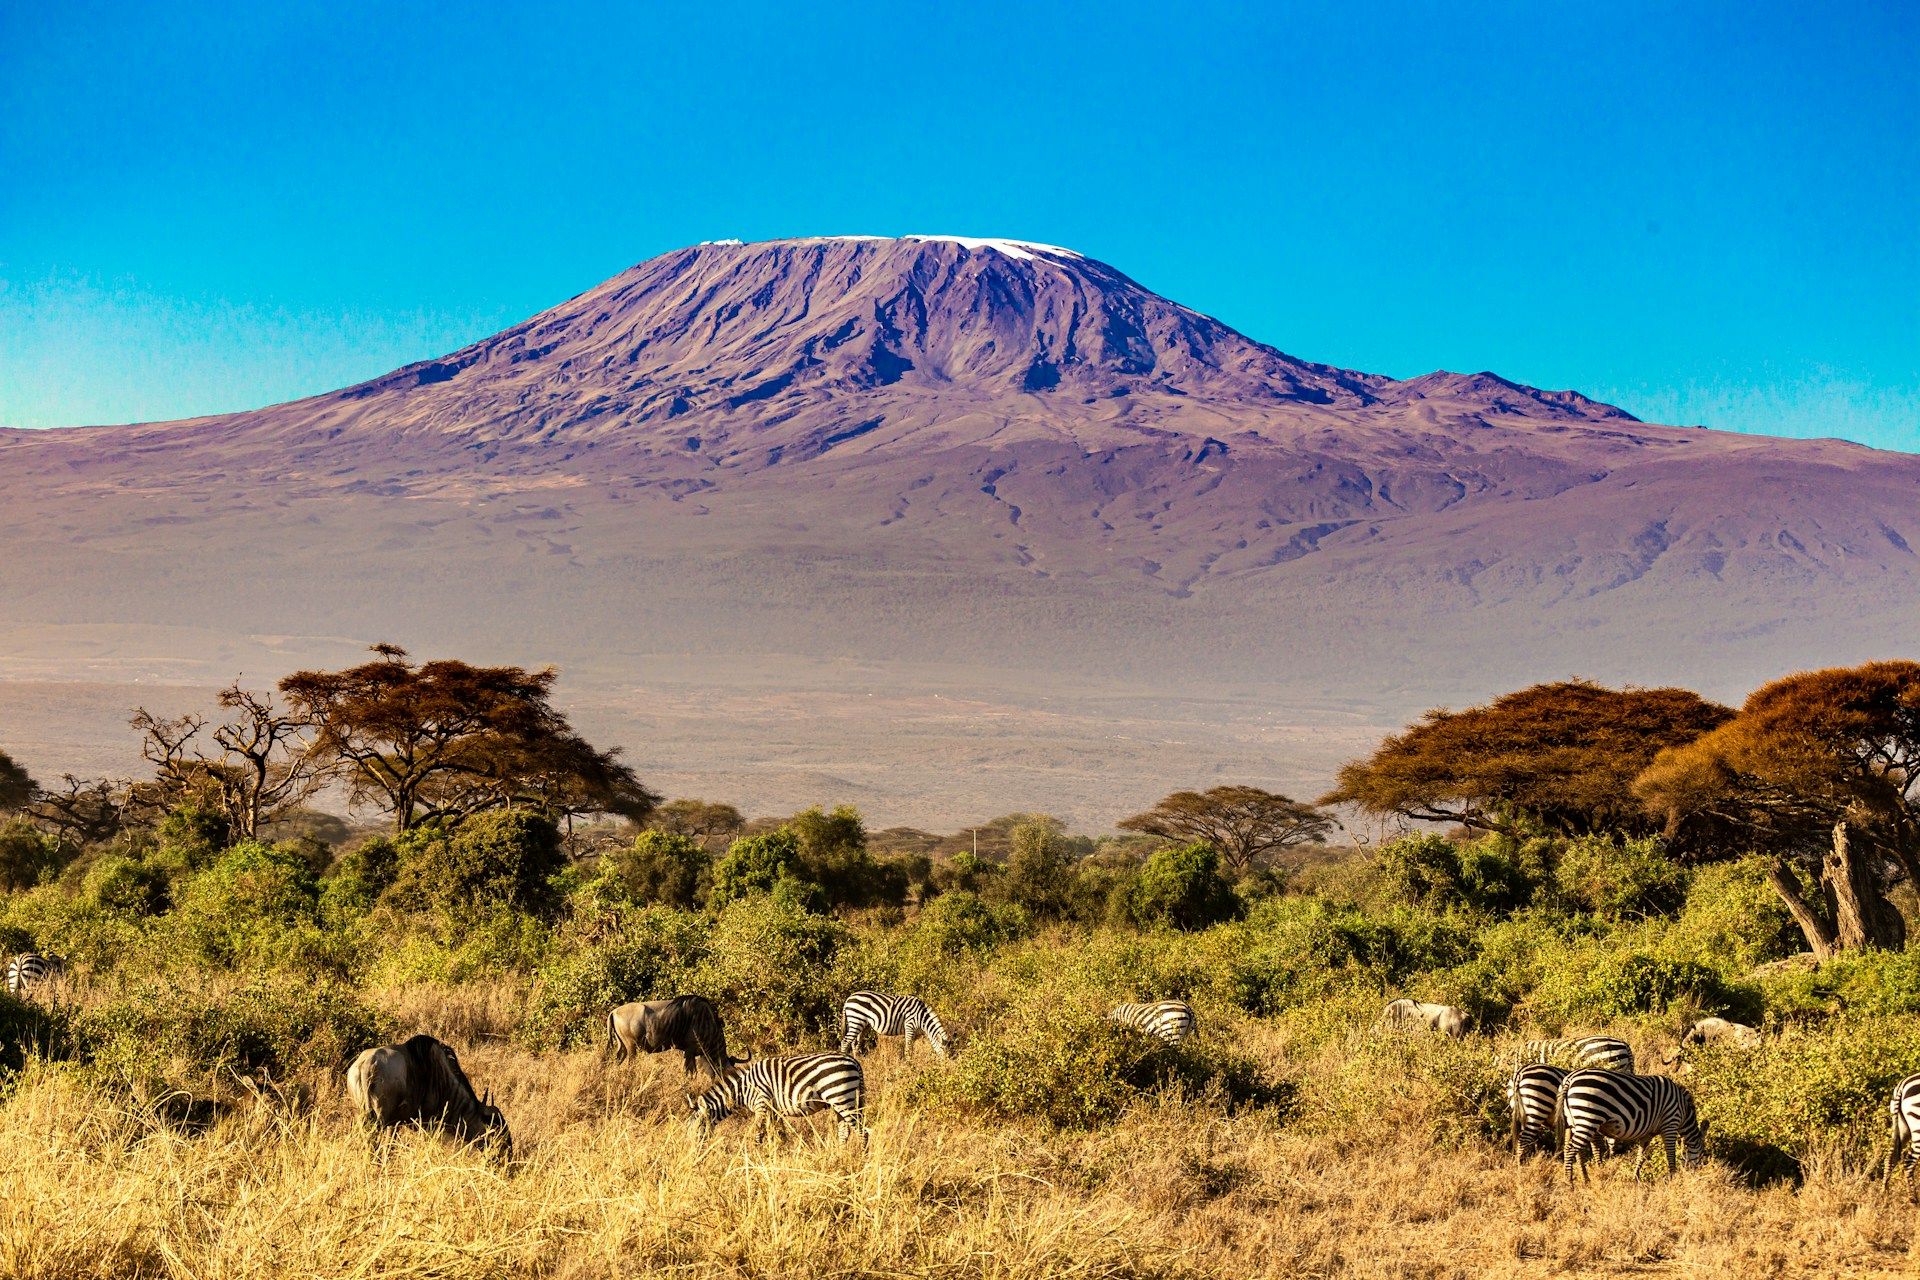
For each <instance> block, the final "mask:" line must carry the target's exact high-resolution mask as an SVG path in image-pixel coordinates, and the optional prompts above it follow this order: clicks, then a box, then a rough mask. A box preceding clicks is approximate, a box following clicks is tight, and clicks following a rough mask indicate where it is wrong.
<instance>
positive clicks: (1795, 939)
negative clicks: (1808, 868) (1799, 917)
mask: <svg viewBox="0 0 1920 1280" xmlns="http://www.w3.org/2000/svg"><path fill="white" fill-rule="evenodd" d="M1806 945H1807V944H1806V939H1805V938H1804V937H1803V936H1802V934H1801V932H1800V928H1799V926H1798V925H1796V924H1794V922H1793V916H1792V915H1790V914H1789V913H1788V911H1787V908H1786V904H1785V903H1783V902H1781V901H1780V895H1779V894H1778V893H1776V892H1775V891H1774V888H1773V886H1772V885H1770V884H1768V883H1767V874H1766V860H1765V859H1763V858H1748V859H1745V860H1743V861H1740V862H1722V863H1713V864H1710V865H1708V866H1704V867H1701V868H1699V869H1698V870H1696V871H1695V872H1694V873H1693V878H1692V883H1691V884H1690V885H1689V887H1688V889H1687V900H1686V905H1685V906H1684V907H1682V908H1681V911H1680V915H1679V917H1678V919H1676V920H1675V921H1674V922H1673V927H1672V928H1671V929H1670V930H1669V931H1668V933H1667V935H1666V940H1665V943H1664V949H1665V950H1666V951H1667V952H1668V953H1669V954H1672V955H1676V956H1679V957H1681V958H1683V959H1688V960H1697V961H1699V962H1700V963H1701V964H1709V965H1718V966H1721V967H1722V968H1723V969H1725V970H1727V971H1728V972H1729V973H1730V974H1734V975H1742V976H1744V975H1745V974H1747V973H1750V972H1751V971H1752V970H1753V969H1754V967H1755V966H1757V965H1761V964H1765V963H1767V962H1769V961H1773V960H1782V959H1785V958H1786V957H1788V956H1791V955H1794V954H1796V953H1798V952H1801V951H1804V950H1805V949H1806Z"/></svg>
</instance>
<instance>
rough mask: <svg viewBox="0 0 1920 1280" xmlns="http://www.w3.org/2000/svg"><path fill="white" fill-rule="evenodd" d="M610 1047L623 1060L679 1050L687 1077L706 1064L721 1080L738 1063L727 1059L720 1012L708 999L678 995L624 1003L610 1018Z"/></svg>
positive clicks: (608, 1024)
mask: <svg viewBox="0 0 1920 1280" xmlns="http://www.w3.org/2000/svg"><path fill="white" fill-rule="evenodd" d="M607 1048H608V1049H610V1050H612V1051H613V1052H614V1053H615V1054H616V1055H618V1056H619V1057H621V1058H631V1057H633V1056H634V1055H635V1054H638V1053H667V1052H669V1051H671V1050H674V1049H678V1050H679V1051H680V1053H681V1055H682V1057H683V1059H684V1061H685V1063H686V1068H687V1074H688V1075H692V1074H693V1068H694V1064H695V1063H696V1062H704V1063H705V1064H706V1066H707V1074H708V1075H710V1076H712V1077H713V1078H714V1079H715V1080H718V1079H720V1078H722V1077H723V1076H725V1075H726V1074H727V1067H728V1065H729V1064H730V1063H733V1062H735V1061H739V1062H745V1061H746V1059H745V1058H740V1059H733V1058H729V1057H728V1056H727V1033H726V1030H725V1029H724V1028H723V1027H721V1025H720V1011H719V1010H717V1009H715V1008H714V1007H713V1001H711V1000H709V999H707V998H706V997H705V996H674V997H673V998H672V999H671V1000H645V1001H637V1002H635V1003H633V1004H623V1005H621V1006H620V1007H619V1008H618V1009H615V1010H613V1011H612V1012H611V1013H609V1014H608V1015H607Z"/></svg>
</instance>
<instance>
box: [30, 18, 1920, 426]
mask: <svg viewBox="0 0 1920 1280" xmlns="http://www.w3.org/2000/svg"><path fill="white" fill-rule="evenodd" d="M1916 67H1920V6H1913V5H1898V4H1886V5H1875V4H1857V5H1850V6H1845V7H1842V6H1837V5H1836V6H1820V5H1809V4H1797V5H1786V4H1771V3H1760V4H1752V3H1747V4H1724V5H1679V6H1676V5H1671V4H1660V5H1646V6H1641V5H1635V4H1615V3H1609V4H1606V5H1572V4H1566V5H1560V4H1545V3H1540V4H1524V5H1522V4H1516V5H1511V6H1505V5H1473V4H1439V3H1430V4H1429V3H1423V4H1404V3H1383V4H1373V5H1355V4H1351V3H1348V4H1337V5H1301V6H1295V5H1284V4H1271V5H1258V6H1255V5H1248V6H1244V7H1242V6H1226V5H1213V4H1204V3H1203V4H1197V5H1189V6H1174V7H1168V6H1166V5H1137V4H1130V3H1108V4H1099V5H1085V6H1074V5H1068V6H1059V7H1054V8H1052V9H1049V10H1044V11H1043V10H1041V9H1040V8H1038V7H1036V6H1032V5H1021V6H995V5H990V4H969V5H967V6H964V7H944V6H938V5H929V6H903V5H871V6H863V5H840V6H833V5H818V4H816V5H807V6H798V5H796V6H790V7H789V6H779V7H774V6H764V5H757V4H753V3H739V4H735V5H731V6H726V5H711V4H708V5H676V6H671V7H659V8H644V7H641V6H617V7H616V6H608V7H606V8H599V9H588V8H577V7H565V6H559V5H555V6H525V7H516V6H503V5H495V6H488V5H480V4H475V5H467V6H447V5H426V4H420V5H391V6H380V7H375V6H366V5H358V4H353V3H348V2H342V0H333V2H331V3H327V4H324V5H321V4H304V3H282V4H275V5H258V4H247V5H234V6H220V5H211V4H180V5H175V6H171V7H170V10H169V11H165V12H162V11H161V7H160V6H151V5H131V4H128V5H116V4H86V3H62V4H57V5H8V6H0V424H4V425H14V426H53V425H63V424H71V423H82V422H108V421H129V420H140V419H157V418H171V417H180V416H186V415H190V414H197V413H212V412H219V411H226V410H233V409H242V408H249V407H253V406H257V405H261V404H266V403H271V402H274V401H278V400H285V399H290V398H293V397H296V396H300V395H305V394H310V393H313V392H317V391H323V390H327V389H330V388H333V387H336V386H342V385H345V384H347V383H351V382H355V381H358V380H360V379H363V378H367V377H370V376H373V375H375V374H378V373H381V372H384V371H385V370H387V369H390V368H393V367H394V366H397V365H399V364H403V363H405V362H407V361H410V360H415V359H420V358H424V357H427V356H430V355H437V354H440V353H443V352H445V351H449V350H452V349H454V348H456V347H459V346H461V345H463V344H465V343H467V342H469V341H472V340H473V339H475V338H479V337H482V336H484V335H486V334H487V333H490V332H492V331H494V330H496V329H498V328H500V327H502V326H504V325H506V324H509V323H512V322H513V321H515V320H518V319H521V318H523V317H525V316H527V315H529V314H531V313H533V312H535V311H538V310H540V309H542V308H544V307H546V306H549V305H551V304H553V303H554V302H557V301H559V300H560V299H562V298H564V297H567V296H569V295H571V294H574V293H577V292H579V291H581V290H582V289H585V288H588V287H590V286H591V285H593V284H594V283H596V282H598V281H599V280H601V279H603V278H605V277H606V276H609V275H611V274H613V273H614V272H616V271H618V270H620V269H622V268H623V267H626V266H628V265H630V264H632V263H633V262H636V261H639V260H641V259H644V258H647V257H650V256H652V255H654V254H656V253H660V252H663V251H666V250H668V249H672V248H675V247H678V246H680V245H684V244H689V243H693V242H695V241H699V240H707V239H717V238H722V237H740V238H742V239H747V240H754V239H767V238H771V237H776V236H783V235H807V234H835V233H866V234H904V233H934V234H958V235H978V236H1012V237H1017V238H1023V239H1032V240H1040V241H1045V242H1049V243H1054V244H1064V245H1068V246H1071V247H1073V248H1076V249H1079V250H1081V251H1082V252H1085V253H1088V254H1090V255H1092V256H1094V257H1098V258H1101V259H1104V260H1106V261H1108V262H1111V263H1113V264H1114V265H1116V266H1118V267H1120V268H1121V269H1123V270H1125V271H1127V272H1128V273H1129V274H1131V275H1133V276H1134V277H1135V278H1136V279H1138V280H1140V281H1141V282H1142V283H1144V284H1146V285H1147V286H1149V287H1151V288H1153V289H1156V290H1158V291H1159V292H1161V293H1164V294H1167V295H1169V296H1171V297H1173V298H1176V299H1178V300H1180V301H1182V302H1184V303H1186V304H1188V305H1190V306H1193V307H1196V308H1198V309H1200V310H1203V311H1206V312H1209V313H1211V314H1213V315H1216V316H1218V317H1220V318H1221V319H1223V320H1225V321H1227V322H1228V323H1230V324H1232V325H1234V326H1235V327H1237V328H1239V329H1241V330H1243V331H1245V332H1246V333H1248V334H1250V335H1252V336H1254V337H1256V338H1259V339H1261V340H1262V341H1266V342H1270V343H1272V344H1273V345H1275V346H1278V347H1280V348H1282V349H1283V350H1286V351H1289V352H1291V353H1293V354H1295V355H1299V356H1302V357H1306V358H1309V359H1316V360H1325V361H1330V362H1333V363H1337V364H1341V365H1346V366H1349V367H1355V368H1361V369H1367V370H1373V371H1378V372H1383V373H1389V374H1393V375H1395V376H1400V377H1406V376H1411V375H1413V374H1417V373H1422V372H1425V371H1427V370H1430V369H1434V368H1449V369H1456V370H1476V369H1481V368H1489V369H1493V370H1495V371H1497V372H1499V373H1502V374H1505V375H1506V376H1509V377H1512V378H1516V379H1519V380H1522V381H1526V382H1530V383H1534V384H1536V385H1541V386H1547V387H1555V388H1558V387H1568V386H1571V387H1575V388H1578V389H1580V390H1582V391H1585V392H1587V393H1589V394H1593V395H1597V396H1600V397H1602V398H1604V399H1609V400H1613V401H1615V402H1617V403H1620V404H1623V405H1625V406H1626V407H1627V408H1629V409H1631V410H1632V411H1634V412H1636V413H1638V414H1640V415H1641V416H1643V417H1648V418H1653V419H1657V420H1661V421H1669V422H1684V423H1696V422H1697V423H1706V424H1709V425H1713V426H1721V427H1729V428H1736V429H1740V430H1750V431H1773V432H1780V433H1787V434H1794V435H1841V436H1846V437H1849V438H1852V439H1858V440H1864V441H1867V442H1869V443H1874V444H1880V445H1884V446H1888V447H1894V448H1906V449H1916V450H1920V87H1916V85H1917V84H1920V76H1916V73H1915V69H1916Z"/></svg>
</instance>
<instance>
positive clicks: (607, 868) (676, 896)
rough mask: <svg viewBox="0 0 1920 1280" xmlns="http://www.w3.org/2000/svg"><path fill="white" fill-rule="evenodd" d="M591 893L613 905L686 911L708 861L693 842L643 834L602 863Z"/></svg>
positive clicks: (698, 896) (696, 895)
mask: <svg viewBox="0 0 1920 1280" xmlns="http://www.w3.org/2000/svg"><path fill="white" fill-rule="evenodd" d="M600 865H601V871H600V875H599V877H598V879H597V880H596V881H595V882H594V892H595V893H596V894H597V895H598V896H600V897H602V898H604V899H606V900H608V901H612V902H631V903H636V904H640V905H647V904H658V905H660V906H666V907H678V908H680V909H682V910H685V911H691V910H693V909H694V908H695V907H698V906H699V905H700V900H701V897H702V896H703V895H702V891H701V890H702V882H703V881H704V880H705V879H706V877H707V875H708V873H709V872H710V870H711V868H712V866H713V856H712V855H711V854H709V853H708V852H707V848H706V846H705V845H703V844H701V843H700V842H699V841H698V840H696V839H694V838H693V837H692V836H684V835H673V834H669V833H668V832H665V831H642V832H641V833H640V834H639V836H638V837H636V838H635V839H634V842H633V843H632V844H631V845H629V846H628V847H627V848H624V849H617V850H615V851H614V852H612V853H609V854H607V855H606V856H605V857H604V858H602V859H601V864H600Z"/></svg>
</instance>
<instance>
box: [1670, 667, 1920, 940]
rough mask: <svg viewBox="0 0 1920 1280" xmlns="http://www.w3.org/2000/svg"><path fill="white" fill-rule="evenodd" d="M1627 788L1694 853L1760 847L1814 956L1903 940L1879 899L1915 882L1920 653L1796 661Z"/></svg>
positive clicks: (1919, 841) (1918, 866)
mask: <svg viewBox="0 0 1920 1280" xmlns="http://www.w3.org/2000/svg"><path fill="white" fill-rule="evenodd" d="M1634 792H1635V795H1636V796H1637V797H1638V798H1639V799H1640V801H1641V802H1642V803H1643V804H1644V805H1645V806H1646V807H1647V809H1648V811H1649V812H1650V813H1651V814H1653V815H1655V816H1656V817H1658V818H1659V820H1660V821H1661V822H1662V824H1663V826H1664V828H1665V830H1666V833H1667V835H1668V838H1669V840H1670V841H1672V842H1673V843H1674V845H1675V846H1676V847H1677V848H1678V849H1680V850H1681V851H1682V852H1684V853H1687V854H1689V855H1690V856H1694V857H1706V856H1715V855H1727V854H1739V853H1745V852H1750V851H1752V852H1761V853H1765V854H1768V855H1770V856H1771V858H1772V863H1771V867H1770V870H1769V879H1770V880H1771V881H1772V883H1773V887H1774V889H1775V890H1776V891H1777V892H1778V893H1779V894H1780V897H1781V899H1782V900H1783V901H1784V902H1785V903H1786V905H1787V909H1788V910H1789V911H1791V912H1792V913H1793V916H1794V918H1795V920H1796V921H1798V923H1799V925H1800V930H1801V932H1802V933H1804V934H1805V935H1806V939H1807V944H1808V946H1809V947H1810V948H1812V950H1813V952H1814V954H1815V955H1817V956H1821V957H1825V956H1828V955H1831V954H1832V953H1833V952H1835V951H1840V950H1848V949H1854V948H1859V947H1872V946H1880V947H1899V946H1901V945H1902V944H1903V943H1904V941H1905V938H1906V925H1905V922H1904V921H1903V920H1902V919H1901V916H1900V913H1899V911H1898V910H1897V909H1896V908H1895V907H1894V906H1893V904H1892V903H1891V902H1889V901H1888V899H1887V888H1888V884H1889V882H1890V881H1891V880H1892V879H1893V878H1895V877H1897V876H1901V875H1904V876H1905V877H1907V878H1908V879H1909V880H1911V881H1913V882H1914V883H1916V884H1920V663H1916V662H1906V661H1897V662H1869V663H1866V664H1865V665H1863V666H1858V667H1834V668H1828V669H1826V670H1822V671H1805V672H1801V673H1799V674H1797V675H1791V676H1787V677H1785V678H1784V679H1780V680H1775V681H1774V682H1773V683H1771V684H1768V685H1765V686H1763V687H1762V688H1760V689H1757V690H1755V691H1754V693H1753V695H1752V696H1751V697H1749V698H1748V699H1747V701H1746V703H1745V704H1744V705H1743V706H1742V707H1741V709H1740V713H1739V715H1738V716H1736V717H1735V718H1734V719H1732V720H1730V721H1728V722H1727V723H1726V724H1724V725H1722V726H1720V727H1719V728H1717V729H1715V730H1714V731H1713V732H1712V733H1709V734H1706V735H1704V736H1703V737H1701V738H1699V739H1698V740H1696V741H1694V742H1692V743H1689V744H1686V745H1684V746H1680V747H1676V748H1674V749H1672V750H1669V751H1666V752H1663V753H1662V754H1661V755H1660V756H1659V757H1658V758H1657V759H1655V760H1654V761H1653V762H1652V763H1651V765H1650V766H1649V767H1648V768H1647V769H1646V770H1645V771H1644V772H1643V773H1642V774H1641V775H1640V777H1639V778H1638V779H1636V781H1635V783H1634Z"/></svg>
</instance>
